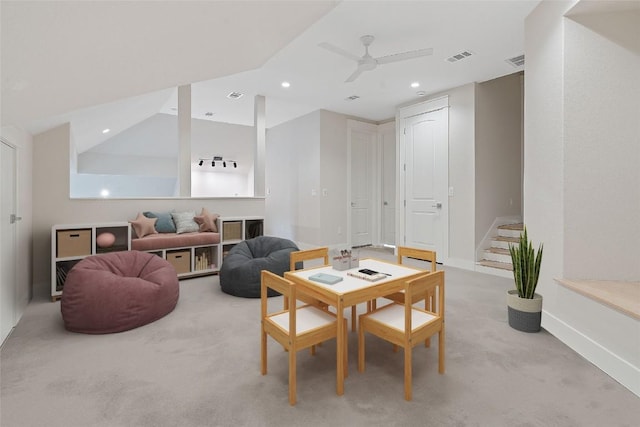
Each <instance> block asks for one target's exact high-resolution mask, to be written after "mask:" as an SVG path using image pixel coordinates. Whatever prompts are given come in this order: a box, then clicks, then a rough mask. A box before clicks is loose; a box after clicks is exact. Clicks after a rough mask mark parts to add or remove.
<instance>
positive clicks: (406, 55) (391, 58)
mask: <svg viewBox="0 0 640 427" xmlns="http://www.w3.org/2000/svg"><path fill="white" fill-rule="evenodd" d="M431 54H433V49H431V48H428V49H418V50H412V51H409V52H403V53H396V54H393V55H387V56H381V57H380V58H376V62H377V63H378V64H388V63H390V62H398V61H404V60H406V59H412V58H419V57H421V56H428V55H431Z"/></svg>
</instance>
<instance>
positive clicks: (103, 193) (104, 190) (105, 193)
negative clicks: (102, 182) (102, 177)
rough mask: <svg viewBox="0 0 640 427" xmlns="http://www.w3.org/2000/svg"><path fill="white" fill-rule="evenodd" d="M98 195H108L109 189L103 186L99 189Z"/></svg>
mask: <svg viewBox="0 0 640 427" xmlns="http://www.w3.org/2000/svg"><path fill="white" fill-rule="evenodd" d="M100 195H101V196H102V197H109V190H107V189H106V188H103V189H102V191H100Z"/></svg>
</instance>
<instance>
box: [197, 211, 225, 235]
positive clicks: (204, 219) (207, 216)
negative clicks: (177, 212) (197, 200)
mask: <svg viewBox="0 0 640 427" xmlns="http://www.w3.org/2000/svg"><path fill="white" fill-rule="evenodd" d="M219 216H220V215H218V214H212V213H211V212H209V211H208V210H207V208H202V212H200V215H196V216H195V217H193V220H194V221H195V222H197V223H198V225H200V231H212V232H214V233H217V232H218V224H217V221H218V217H219Z"/></svg>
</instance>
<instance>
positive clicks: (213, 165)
mask: <svg viewBox="0 0 640 427" xmlns="http://www.w3.org/2000/svg"><path fill="white" fill-rule="evenodd" d="M211 167H212V168H215V167H216V162H214V161H213V160H211Z"/></svg>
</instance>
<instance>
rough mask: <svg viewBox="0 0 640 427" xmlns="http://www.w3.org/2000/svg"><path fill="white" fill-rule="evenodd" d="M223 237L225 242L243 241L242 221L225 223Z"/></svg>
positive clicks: (223, 224)
mask: <svg viewBox="0 0 640 427" xmlns="http://www.w3.org/2000/svg"><path fill="white" fill-rule="evenodd" d="M222 237H223V238H224V240H225V241H229V240H242V221H224V222H223V223H222Z"/></svg>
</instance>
